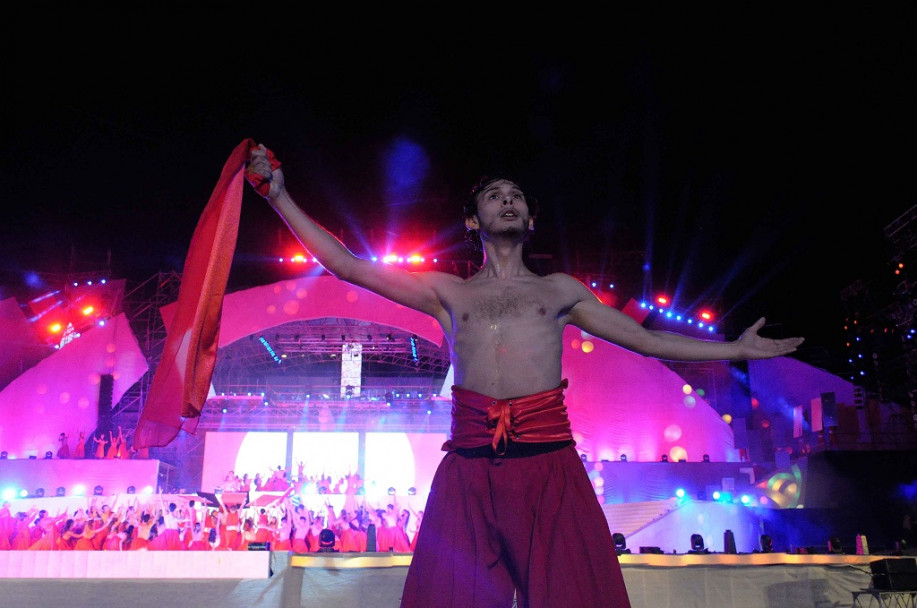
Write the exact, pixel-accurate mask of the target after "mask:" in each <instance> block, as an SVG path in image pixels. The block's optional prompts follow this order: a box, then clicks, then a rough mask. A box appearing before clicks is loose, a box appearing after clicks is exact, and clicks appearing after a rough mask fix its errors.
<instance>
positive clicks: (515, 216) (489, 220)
mask: <svg viewBox="0 0 917 608" xmlns="http://www.w3.org/2000/svg"><path fill="white" fill-rule="evenodd" d="M476 198H477V204H478V212H477V214H476V215H475V217H473V218H469V219H467V220H466V221H465V225H466V226H467V227H468V228H469V229H471V230H478V231H480V232H481V235H482V236H483V235H493V236H497V235H513V234H518V235H524V234H525V233H526V232H528V231H529V230H531V229H532V228H533V227H534V218H532V217H530V215H529V207H528V203H527V202H526V200H525V194H523V192H522V190H520V189H519V186H517V185H516V184H514V183H513V182H511V181H507V180H497V181H495V182H493V183H491V184H489V185H488V186H487V187H486V188H484V189H483V190H481V192H479V193H478V195H477V197H476Z"/></svg>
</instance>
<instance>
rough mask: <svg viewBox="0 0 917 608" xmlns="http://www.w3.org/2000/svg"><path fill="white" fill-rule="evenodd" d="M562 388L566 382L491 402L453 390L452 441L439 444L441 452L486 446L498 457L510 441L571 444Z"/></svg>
mask: <svg viewBox="0 0 917 608" xmlns="http://www.w3.org/2000/svg"><path fill="white" fill-rule="evenodd" d="M565 388H567V380H566V379H564V380H563V382H561V383H560V386H558V387H557V388H555V389H551V390H548V391H544V392H541V393H536V394H534V395H528V396H525V397H517V398H512V399H494V398H493V397H488V396H487V395H482V394H480V393H476V392H474V391H469V390H467V389H463V388H460V387H457V386H453V387H452V438H451V439H450V440H449V441H447V442H446V443H444V444H443V450H445V451H451V450H453V449H455V448H478V447H481V446H485V445H487V444H488V443H489V444H490V445H491V446H492V447H493V450H494V452H495V453H496V454H497V455H502V454H504V453H505V452H506V446H507V445H508V444H509V442H510V441H516V442H519V443H547V442H552V441H567V440H572V439H573V434H572V432H571V431H570V419H569V418H568V417H567V406H566V405H564V389H565ZM501 444H502V446H501Z"/></svg>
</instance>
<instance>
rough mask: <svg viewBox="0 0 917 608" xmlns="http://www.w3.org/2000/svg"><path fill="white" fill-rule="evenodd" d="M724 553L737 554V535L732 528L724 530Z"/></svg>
mask: <svg viewBox="0 0 917 608" xmlns="http://www.w3.org/2000/svg"><path fill="white" fill-rule="evenodd" d="M723 553H731V554H733V555H735V554H736V537H735V534H733V533H732V530H726V531H725V532H723Z"/></svg>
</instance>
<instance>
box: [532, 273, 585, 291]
mask: <svg viewBox="0 0 917 608" xmlns="http://www.w3.org/2000/svg"><path fill="white" fill-rule="evenodd" d="M541 279H542V280H543V281H545V282H546V283H550V284H551V285H553V286H554V287H555V288H557V289H561V290H564V291H567V290H573V291H582V290H585V291H589V288H588V287H586V285H585V284H583V282H582V281H580V280H579V279H577V278H575V277H572V276H570V275H569V274H567V273H564V272H554V273H551V274H548V275H545V276H543V277H541Z"/></svg>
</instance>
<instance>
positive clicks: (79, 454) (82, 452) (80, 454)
mask: <svg viewBox="0 0 917 608" xmlns="http://www.w3.org/2000/svg"><path fill="white" fill-rule="evenodd" d="M73 457H74V458H86V433H84V432H83V431H80V438H79V439H78V440H77V442H76V447H75V448H74V449H73Z"/></svg>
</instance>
